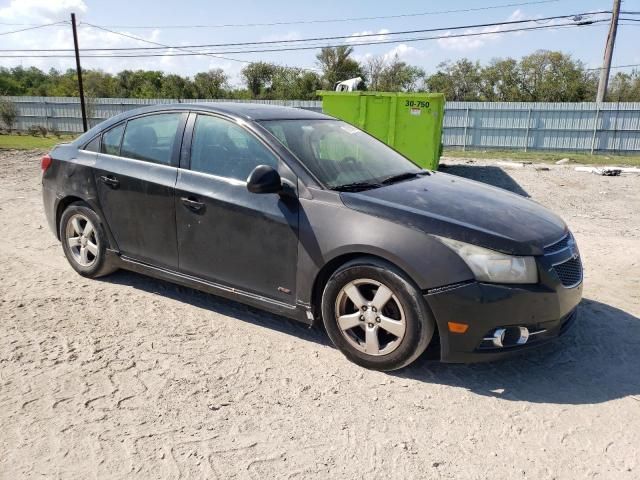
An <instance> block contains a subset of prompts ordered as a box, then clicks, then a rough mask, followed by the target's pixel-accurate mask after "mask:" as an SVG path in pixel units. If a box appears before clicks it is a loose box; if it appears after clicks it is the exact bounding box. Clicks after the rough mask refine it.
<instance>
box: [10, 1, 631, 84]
mask: <svg viewBox="0 0 640 480" xmlns="http://www.w3.org/2000/svg"><path fill="white" fill-rule="evenodd" d="M525 1H526V0H488V1H485V2H479V1H471V0H449V1H447V2H441V1H440V2H438V1H425V0H403V1H395V2H389V1H380V0H369V1H363V0H350V1H335V0H323V1H322V2H304V1H302V0H297V1H294V0H269V1H264V0H261V1H253V0H250V1H248V0H237V1H233V0H232V1H229V0H227V1H224V2H222V1H205V0H193V1H183V2H176V1H175V0H172V1H170V2H169V1H159V0H156V1H152V0H136V1H133V0H128V1H123V0H110V1H97V0H10V1H7V0H0V23H1V24H2V25H0V33H2V32H6V31H10V30H16V29H19V28H24V27H21V26H20V25H19V24H41V23H47V22H54V21H59V20H66V19H68V18H69V13H70V12H72V11H74V12H75V13H76V14H77V16H78V19H79V20H80V21H81V22H82V21H84V22H88V23H93V24H96V25H102V26H108V28H110V29H112V30H116V31H119V32H122V33H126V34H129V35H135V36H138V37H142V38H145V39H147V40H149V41H155V42H159V43H163V44H168V45H189V44H203V43H204V44H211V43H230V42H248V41H266V40H282V39H293V40H295V39H300V38H307V37H323V36H333V35H354V36H356V35H357V34H359V33H376V34H378V33H379V34H380V36H379V37H374V38H380V39H390V38H392V37H389V36H388V35H386V33H387V32H394V31H402V30H414V29H422V28H435V27H450V26H457V25H469V24H479V23H489V22H497V21H503V20H509V19H524V18H538V17H546V16H552V15H564V14H573V13H579V12H589V11H596V10H608V9H610V8H611V4H612V1H611V0H559V1H555V2H550V3H543V4H535V5H521V6H510V7H505V8H497V9H491V10H486V11H475V12H466V13H446V14H445V13H441V14H428V15H421V16H412V17H402V18H383V19H373V20H357V21H341V22H324V23H306V24H290V25H274V26H251V27H250V26H242V27H240V26H235V27H224V28H185V29H170V28H164V26H167V25H196V24H198V25H203V24H206V25H220V24H247V23H273V22H296V21H308V20H325V19H347V18H353V17H371V16H388V15H402V14H413V13H421V12H436V11H442V10H458V9H465V8H477V7H481V6H489V5H505V4H512V3H524V2H525ZM623 10H630V11H640V0H624V1H623ZM636 18H640V16H638V17H636ZM12 24H13V25H12ZM134 26H152V27H157V28H150V29H134V28H132V27H134ZM496 30H499V29H498V28H494V29H486V30H484V31H489V32H491V33H492V34H491V35H487V36H483V37H467V38H458V39H455V38H449V39H446V38H445V39H440V40H432V41H422V42H414V43H400V44H387V45H358V40H357V38H354V39H353V40H348V42H349V43H351V44H352V45H353V46H354V47H355V56H356V58H357V59H359V60H366V59H367V58H368V57H370V56H374V55H385V56H386V57H387V58H389V57H391V56H393V55H394V54H395V53H397V54H398V55H399V56H400V57H401V58H402V59H403V60H405V61H407V62H409V63H411V64H415V65H419V66H421V67H423V68H424V69H425V70H426V71H427V72H432V71H433V70H434V69H435V67H436V65H437V64H438V63H440V62H442V61H444V60H447V59H451V60H456V59H459V58H461V57H468V58H471V59H473V60H479V61H481V62H483V63H484V62H487V61H489V60H491V59H492V58H496V57H508V56H511V57H516V58H518V57H520V56H522V55H526V54H529V53H531V52H533V51H535V50H537V49H559V50H562V51H564V52H567V53H570V54H572V55H574V56H575V57H576V58H579V59H580V60H582V61H584V62H585V63H586V64H587V65H588V66H590V67H598V66H599V65H600V63H601V58H602V50H603V47H604V42H605V38H606V35H607V27H606V24H604V23H603V24H601V25H597V26H589V27H582V28H579V29H578V28H575V29H574V28H572V29H564V30H563V29H559V30H543V31H539V32H522V33H510V34H498V33H496ZM471 31H483V30H482V29H475V30H471ZM444 33H445V34H446V31H445V32H444ZM79 35H80V45H81V48H82V47H84V48H91V47H94V48H95V47H130V46H145V44H144V43H142V42H137V41H135V40H133V39H129V38H125V37H122V36H118V35H114V34H111V33H108V32H105V31H101V30H97V29H95V28H92V27H89V26H87V25H81V27H80V30H79ZM0 40H1V43H0V45H2V48H70V47H72V45H73V44H72V37H71V32H70V27H69V26H68V25H62V26H55V27H48V28H43V29H37V30H31V31H27V32H22V33H18V34H12V35H3V36H0ZM638 40H640V22H638V23H637V24H636V25H623V26H621V27H620V30H619V33H618V40H617V44H616V50H615V56H614V61H613V63H614V65H623V64H637V63H640V48H638ZM334 42H335V41H334ZM146 46H150V45H146ZM315 53H316V52H315V51H308V50H307V51H298V52H279V53H252V54H235V55H227V56H228V57H233V58H235V59H240V60H249V61H254V60H264V61H272V62H275V63H278V64H281V65H288V66H299V67H309V68H313V67H315V66H316V65H315ZM0 64H1V65H4V66H13V65H18V64H21V65H24V66H30V65H35V66H38V67H40V68H44V69H47V68H49V67H56V68H59V69H66V68H72V67H73V66H74V61H73V59H71V58H69V59H33V58H14V59H0ZM83 66H84V67H86V68H101V69H103V70H106V71H109V72H117V71H119V70H122V69H124V68H146V69H159V70H163V71H166V72H175V73H180V74H182V75H193V74H194V73H196V72H198V71H203V70H207V69H209V68H214V67H220V68H223V69H225V70H226V71H227V72H228V73H229V74H230V76H231V78H232V79H233V81H234V82H235V83H237V82H238V74H239V71H240V69H241V68H242V66H243V63H241V62H236V61H230V60H224V59H217V58H211V57H156V58H146V59H89V58H85V59H83ZM627 70H629V69H627Z"/></svg>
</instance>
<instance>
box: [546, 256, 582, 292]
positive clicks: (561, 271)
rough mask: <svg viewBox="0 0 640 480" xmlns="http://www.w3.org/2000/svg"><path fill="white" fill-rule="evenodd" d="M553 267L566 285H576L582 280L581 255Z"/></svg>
mask: <svg viewBox="0 0 640 480" xmlns="http://www.w3.org/2000/svg"><path fill="white" fill-rule="evenodd" d="M553 269H554V270H555V271H556V273H557V274H558V277H559V278H560V282H562V285H563V286H565V287H575V286H576V285H578V284H579V283H580V282H581V281H582V262H581V261H580V257H576V258H571V259H569V260H567V261H566V262H564V263H560V264H558V265H554V267H553Z"/></svg>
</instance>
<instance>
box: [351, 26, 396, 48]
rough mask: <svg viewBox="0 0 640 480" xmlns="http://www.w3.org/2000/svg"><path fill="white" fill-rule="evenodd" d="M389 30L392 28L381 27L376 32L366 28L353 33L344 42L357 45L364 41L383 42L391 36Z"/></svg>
mask: <svg viewBox="0 0 640 480" xmlns="http://www.w3.org/2000/svg"><path fill="white" fill-rule="evenodd" d="M389 32H390V30H389V29H387V28H381V29H380V30H378V31H377V32H374V31H372V30H364V31H362V32H356V33H352V34H351V36H350V37H349V38H347V39H346V40H345V41H344V42H345V43H349V44H352V45H357V44H359V43H364V42H382V41H384V40H387V39H388V38H389V35H388V33H389ZM365 35H367V36H365Z"/></svg>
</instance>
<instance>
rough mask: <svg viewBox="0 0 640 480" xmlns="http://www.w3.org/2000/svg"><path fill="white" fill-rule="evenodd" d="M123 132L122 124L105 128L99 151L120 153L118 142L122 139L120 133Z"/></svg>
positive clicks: (112, 153)
mask: <svg viewBox="0 0 640 480" xmlns="http://www.w3.org/2000/svg"><path fill="white" fill-rule="evenodd" d="M123 132H124V124H121V125H118V126H117V127H114V128H112V129H111V130H107V131H106V132H104V133H103V134H102V148H101V149H100V151H101V152H102V153H106V154H108V155H120V143H121V141H122V133H123Z"/></svg>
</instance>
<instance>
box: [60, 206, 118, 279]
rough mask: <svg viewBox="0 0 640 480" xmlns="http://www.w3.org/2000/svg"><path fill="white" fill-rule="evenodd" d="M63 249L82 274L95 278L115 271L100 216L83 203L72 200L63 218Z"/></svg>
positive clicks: (73, 265)
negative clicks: (110, 261)
mask: <svg viewBox="0 0 640 480" xmlns="http://www.w3.org/2000/svg"><path fill="white" fill-rule="evenodd" d="M60 240H61V241H62V250H63V251H64V254H65V256H66V257H67V260H68V261H69V263H70V264H71V266H72V267H73V269H74V270H75V271H76V272H78V273H79V274H80V275H82V276H85V277H89V278H96V277H101V276H103V275H107V274H109V273H111V272H113V271H114V270H116V269H115V268H114V267H113V266H111V265H110V264H109V262H108V259H107V251H106V250H107V238H106V235H105V234H104V229H103V228H102V223H101V222H100V219H99V218H98V215H96V213H95V212H94V211H93V210H92V209H91V208H89V207H88V206H87V205H85V204H84V203H72V204H71V205H69V206H68V207H67V209H66V210H65V211H64V212H63V214H62V218H61V219H60Z"/></svg>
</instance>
